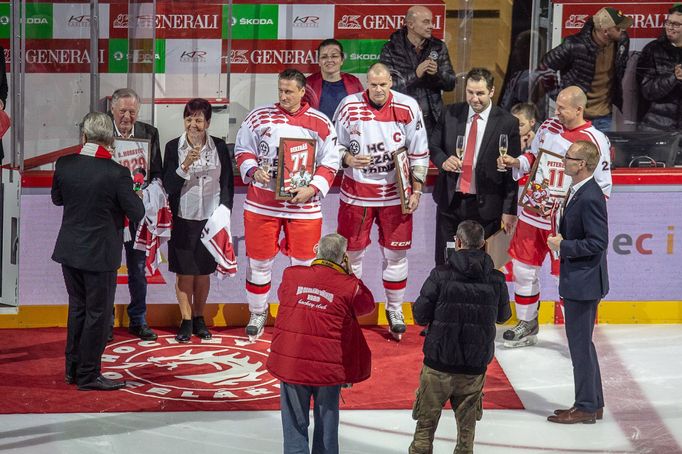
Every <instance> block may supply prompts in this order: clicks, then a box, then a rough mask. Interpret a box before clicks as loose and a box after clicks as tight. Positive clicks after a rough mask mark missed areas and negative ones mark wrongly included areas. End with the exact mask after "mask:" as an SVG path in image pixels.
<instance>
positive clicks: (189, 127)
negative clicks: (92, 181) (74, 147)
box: [163, 98, 234, 342]
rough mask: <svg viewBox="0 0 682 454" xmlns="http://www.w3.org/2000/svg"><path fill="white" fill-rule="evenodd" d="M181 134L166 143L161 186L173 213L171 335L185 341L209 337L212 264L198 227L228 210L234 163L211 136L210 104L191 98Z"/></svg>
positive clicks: (231, 192)
mask: <svg viewBox="0 0 682 454" xmlns="http://www.w3.org/2000/svg"><path fill="white" fill-rule="evenodd" d="M183 117H184V119H185V133H184V134H183V135H182V136H180V137H178V138H177V139H173V140H171V141H170V142H168V143H167V144H166V151H165V154H164V160H163V186H164V188H165V189H166V192H167V193H168V200H169V203H170V208H171V211H172V212H173V230H172V232H171V238H170V241H169V242H168V267H169V269H170V271H172V272H173V273H175V274H176V282H175V294H176V295H177V298H178V304H179V305H180V312H181V313H182V323H181V325H180V329H179V330H178V335H177V336H176V337H175V338H176V339H177V340H178V342H189V340H190V338H191V336H192V334H196V335H197V336H199V337H200V338H202V339H210V338H211V333H210V332H209V330H208V329H207V328H206V323H205V321H204V306H205V305H206V300H207V298H208V292H209V288H210V283H211V281H210V275H211V273H213V272H214V271H215V270H216V262H215V260H214V259H213V257H212V256H211V254H210V253H209V252H208V250H207V249H206V248H205V247H204V245H203V244H202V242H201V239H200V237H201V230H202V229H203V228H204V226H205V225H206V221H207V220H208V218H210V217H211V214H212V213H213V211H214V210H215V209H216V208H218V205H219V204H222V205H225V206H226V207H227V208H229V209H230V210H232V199H233V195H234V181H233V173H232V161H231V160H230V155H229V153H228V151H227V145H226V144H225V141H223V140H222V139H219V138H217V137H213V136H209V135H208V134H207V132H206V130H207V129H208V127H209V125H210V124H211V105H210V104H209V102H208V101H206V100H205V99H201V98H195V99H191V100H190V101H189V102H188V103H187V105H185V111H184V113H183Z"/></svg>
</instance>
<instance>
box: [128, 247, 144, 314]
mask: <svg viewBox="0 0 682 454" xmlns="http://www.w3.org/2000/svg"><path fill="white" fill-rule="evenodd" d="M134 244H135V242H134V241H128V242H126V243H123V245H124V247H125V251H126V265H127V266H128V291H130V304H128V318H129V319H130V326H142V325H146V324H147V320H146V319H145V315H147V278H146V277H145V275H144V264H145V260H146V254H145V251H138V250H137V249H133V245H134Z"/></svg>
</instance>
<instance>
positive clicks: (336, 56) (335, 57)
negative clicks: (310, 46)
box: [320, 54, 341, 61]
mask: <svg viewBox="0 0 682 454" xmlns="http://www.w3.org/2000/svg"><path fill="white" fill-rule="evenodd" d="M340 59H341V54H333V55H321V56H320V61H325V60H340Z"/></svg>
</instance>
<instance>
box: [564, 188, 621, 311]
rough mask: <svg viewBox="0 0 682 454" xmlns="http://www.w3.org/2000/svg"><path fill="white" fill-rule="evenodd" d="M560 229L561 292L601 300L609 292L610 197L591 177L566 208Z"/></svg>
mask: <svg viewBox="0 0 682 454" xmlns="http://www.w3.org/2000/svg"><path fill="white" fill-rule="evenodd" d="M559 232H560V233H561V236H562V237H563V238H564V239H563V241H562V242H561V248H560V255H561V271H560V273H559V295H561V296H562V297H563V298H565V299H571V300H597V299H601V298H603V297H604V296H605V295H606V294H607V293H608V291H609V275H608V271H607V268H606V250H607V247H608V243H609V226H608V217H607V213H606V199H605V197H604V193H603V192H602V190H601V188H600V187H599V184H597V182H596V181H594V178H591V179H590V180H589V181H587V182H586V183H585V184H584V185H583V186H581V187H580V188H579V189H578V191H577V192H576V193H575V194H573V197H572V198H571V200H570V201H569V203H568V205H566V207H565V208H564V212H563V216H562V217H561V223H560V225H559Z"/></svg>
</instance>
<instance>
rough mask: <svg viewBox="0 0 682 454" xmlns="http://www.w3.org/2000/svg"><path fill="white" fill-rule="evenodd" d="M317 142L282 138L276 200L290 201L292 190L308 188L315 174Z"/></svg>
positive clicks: (292, 195) (278, 159)
mask: <svg viewBox="0 0 682 454" xmlns="http://www.w3.org/2000/svg"><path fill="white" fill-rule="evenodd" d="M315 152H316V149H315V140H313V139H293V138H285V137H283V138H281V139H280V141H279V153H278V155H277V186H276V187H275V199H277V200H289V199H291V198H293V197H294V194H292V193H291V190H292V189H295V188H302V187H305V186H308V185H309V184H310V181H311V180H312V179H313V175H314V174H315Z"/></svg>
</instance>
